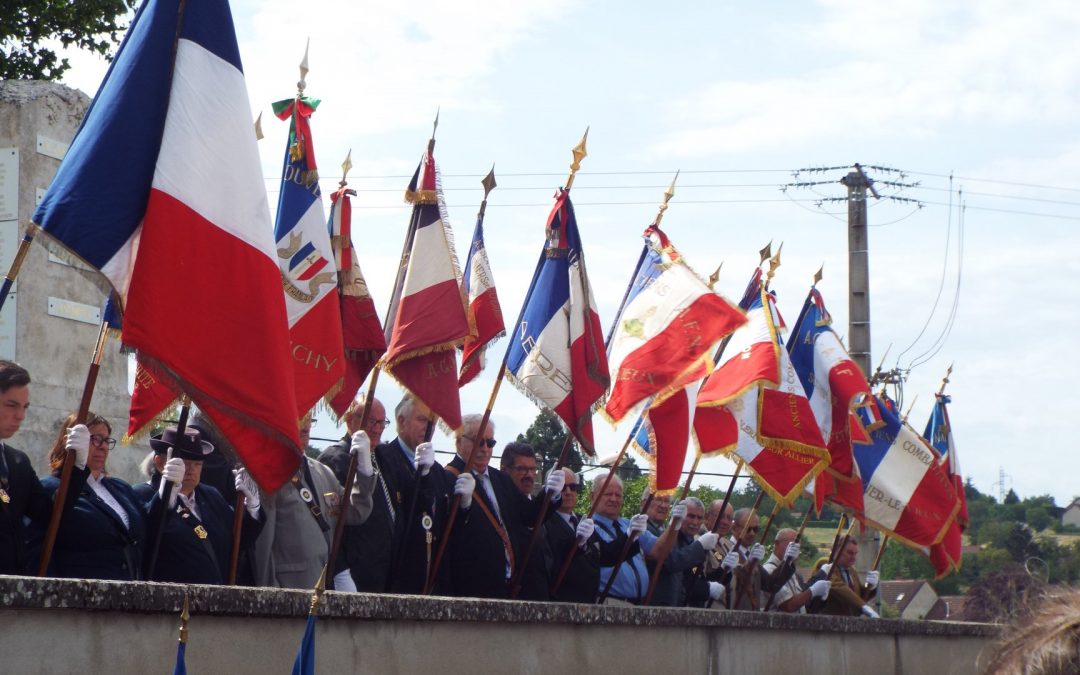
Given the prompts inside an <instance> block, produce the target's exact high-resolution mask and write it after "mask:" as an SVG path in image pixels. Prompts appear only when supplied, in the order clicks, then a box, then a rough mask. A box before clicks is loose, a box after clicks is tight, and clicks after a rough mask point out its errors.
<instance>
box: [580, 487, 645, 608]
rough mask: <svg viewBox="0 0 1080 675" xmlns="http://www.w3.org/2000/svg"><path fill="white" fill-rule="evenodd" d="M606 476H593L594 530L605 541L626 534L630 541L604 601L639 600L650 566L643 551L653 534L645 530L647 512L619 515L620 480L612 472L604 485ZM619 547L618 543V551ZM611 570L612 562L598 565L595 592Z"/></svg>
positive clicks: (633, 602) (627, 602)
mask: <svg viewBox="0 0 1080 675" xmlns="http://www.w3.org/2000/svg"><path fill="white" fill-rule="evenodd" d="M606 479H607V474H604V475H600V476H597V477H596V478H595V479H593V501H594V502H595V503H596V515H595V517H594V518H593V521H594V522H595V523H596V532H597V533H599V534H600V538H601V539H603V540H604V541H605V542H608V543H613V542H616V541H621V542H625V541H626V538H627V537H629V538H630V540H631V541H632V542H633V543H632V544H631V545H630V548H629V550H628V552H627V557H626V559H625V560H624V561H623V564H622V565H621V566H620V567H619V572H618V574H617V575H616V576H615V581H614V582H613V583H612V585H611V590H610V591H609V592H608V596H607V598H606V599H605V600H604V602H605V603H606V604H613V605H637V604H641V602H642V600H644V599H645V594H646V593H647V592H648V590H649V569H648V566H647V565H646V564H645V556H644V554H643V553H642V551H645V552H648V551H649V550H651V549H652V547H653V545H654V544H656V536H655V535H654V534H652V533H651V532H648V531H647V529H646V524H647V522H648V516H646V515H645V514H644V513H639V514H637V515H635V516H634V517H633V518H630V519H627V518H622V517H620V515H621V513H622V505H623V482H622V480H620V479H619V477H618V476H617V475H614V474H612V475H611V480H610V482H608V484H607V488H604V481H605V480H606ZM621 548H622V547H621V546H620V552H621ZM613 571H614V564H611V565H604V566H603V567H601V568H600V580H599V581H600V583H599V585H598V592H603V589H604V587H605V586H607V582H608V579H610V578H611V574H612V572H613Z"/></svg>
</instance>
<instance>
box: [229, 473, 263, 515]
mask: <svg viewBox="0 0 1080 675" xmlns="http://www.w3.org/2000/svg"><path fill="white" fill-rule="evenodd" d="M233 484H234V485H235V486H236V491H237V492H240V493H242V494H243V495H244V507H245V508H246V509H247V510H248V513H250V514H251V517H252V518H254V517H255V515H256V514H258V512H259V503H260V500H259V486H258V485H256V484H255V479H254V478H252V477H251V474H249V473H248V472H247V469H244V468H240V469H233Z"/></svg>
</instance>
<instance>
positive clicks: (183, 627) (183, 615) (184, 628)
mask: <svg viewBox="0 0 1080 675" xmlns="http://www.w3.org/2000/svg"><path fill="white" fill-rule="evenodd" d="M189 607H190V601H189V598H188V593H187V591H184V605H183V607H181V609H180V642H181V644H187V636H188V621H189V620H190V619H191V613H190V612H189V611H188V610H189Z"/></svg>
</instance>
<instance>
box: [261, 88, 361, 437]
mask: <svg viewBox="0 0 1080 675" xmlns="http://www.w3.org/2000/svg"><path fill="white" fill-rule="evenodd" d="M318 105H319V100H318V99H312V98H307V97H301V96H297V97H296V98H295V99H287V100H284V101H278V102H277V103H275V104H274V113H275V114H276V115H277V116H278V117H279V118H281V119H283V120H289V138H288V142H287V143H286V145H285V160H284V162H283V165H282V169H281V190H280V191H279V192H278V205H277V219H276V221H275V224H274V239H276V240H277V255H278V263H279V264H280V266H281V283H282V286H284V289H285V308H286V310H287V312H288V315H289V337H290V338H291V339H292V351H291V354H292V365H293V370H294V373H295V378H296V405H297V406H298V407H297V411H296V417H297V418H300V417H303V416H304V415H306V414H307V413H308V411H310V410H311V408H312V406H314V405H315V404H316V403H318V402H319V399H321V398H323V397H327V398H328V399H331V400H332V399H333V397H334V396H336V395H337V394H338V393H339V392H340V391H341V389H342V377H343V376H344V374H345V357H344V351H345V350H344V346H343V344H342V336H341V328H340V327H341V308H340V307H339V300H338V293H337V288H338V276H337V266H336V265H334V250H333V248H332V247H331V245H330V235H329V233H328V232H327V230H326V216H325V214H324V213H323V205H322V191H321V190H320V189H319V172H318V168H317V167H316V166H315V156H314V141H313V139H312V136H311V115H312V114H313V113H314V112H315V109H316V108H317V107H318ZM353 393H355V391H354V392H353Z"/></svg>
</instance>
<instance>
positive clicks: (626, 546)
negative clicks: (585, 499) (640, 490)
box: [574, 492, 656, 605]
mask: <svg viewBox="0 0 1080 675" xmlns="http://www.w3.org/2000/svg"><path fill="white" fill-rule="evenodd" d="M600 494H601V495H602V494H604V493H603V492H600ZM655 496H656V495H655V494H653V493H651V492H650V493H649V498H648V499H646V500H645V503H644V504H642V505H641V511H640V512H639V513H638V515H643V514H646V513H648V511H649V507H650V506H652V501H653V497H655ZM597 501H599V500H597ZM637 540H638V538H637V537H630V536H627V537H626V541H625V542H624V543H623V547H622V550H621V551H619V557H618V558H617V559H616V560H615V565H614V566H612V568H611V574H610V575H608V580H607V583H606V584H604V590H603V591H601V592H600V595H599V597H597V598H596V604H598V605H602V604H604V601H605V600H607V597H608V593H610V592H611V587H612V586H614V585H615V577H617V576H618V575H619V569H621V568H622V564H623V563H624V562H626V557H627V556H628V555H630V547H631V546H633V544H634V542H635V541H637ZM574 549H575V550H576V549H577V547H576V546H575V547H574Z"/></svg>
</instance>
